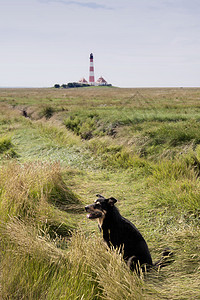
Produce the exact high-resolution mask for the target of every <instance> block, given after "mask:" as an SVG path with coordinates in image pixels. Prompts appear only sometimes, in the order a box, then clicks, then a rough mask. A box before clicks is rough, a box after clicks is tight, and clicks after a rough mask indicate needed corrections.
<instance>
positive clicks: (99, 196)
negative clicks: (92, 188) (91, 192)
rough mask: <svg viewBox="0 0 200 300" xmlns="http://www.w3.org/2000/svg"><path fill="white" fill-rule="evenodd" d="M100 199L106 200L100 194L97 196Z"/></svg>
mask: <svg viewBox="0 0 200 300" xmlns="http://www.w3.org/2000/svg"><path fill="white" fill-rule="evenodd" d="M96 196H97V197H98V198H102V199H105V198H104V197H103V196H101V195H100V194H97V195H96Z"/></svg>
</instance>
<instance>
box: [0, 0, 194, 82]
mask: <svg viewBox="0 0 200 300" xmlns="http://www.w3.org/2000/svg"><path fill="white" fill-rule="evenodd" d="M0 37H1V43H0V87H51V86H53V85H54V84H55V83H59V84H64V83H68V82H74V81H75V82H76V81H78V80H79V79H81V78H82V77H85V78H86V80H88V77H89V55H90V53H93V55H94V69H95V79H96V80H97V79H98V78H99V77H100V76H103V77H104V78H105V79H106V80H107V82H108V83H111V84H112V85H114V86H119V87H199V86H200V0H76V1H67V0H0Z"/></svg>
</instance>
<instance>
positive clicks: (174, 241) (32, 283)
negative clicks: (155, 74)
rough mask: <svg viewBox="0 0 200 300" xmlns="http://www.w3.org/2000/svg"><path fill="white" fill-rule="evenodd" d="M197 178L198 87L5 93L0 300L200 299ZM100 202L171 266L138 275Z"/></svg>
mask: <svg viewBox="0 0 200 300" xmlns="http://www.w3.org/2000/svg"><path fill="white" fill-rule="evenodd" d="M23 110H26V112H27V115H28V118H25V117H24V116H23ZM199 176H200V88H190V89H189V88H177V89H176V88H173V89H172V88H168V89H167V88H165V89H156V88H155V89H120V88H114V87H101V88H99V87H98V88H95V87H91V88H90V87H89V88H76V89H0V298H1V299H36V300H37V299H66V300H68V299H71V300H75V299H87V300H89V299H110V300H111V299H112V300H120V299H127V300H128V299H136V300H139V299H169V300H171V299H185V300H188V299H200V290H199V282H200V255H199V253H200V243H199V241H200V230H199V219H200V180H199ZM97 193H100V194H102V195H104V196H105V197H110V196H113V197H115V198H117V199H118V203H117V206H118V208H119V210H120V212H121V214H122V215H123V216H124V217H126V218H128V219H129V220H131V221H132V222H133V223H134V224H135V225H136V226H137V227H138V229H139V230H140V231H141V233H142V234H143V236H144V237H145V239H146V241H147V243H148V245H149V248H150V251H151V254H152V257H153V261H156V260H158V259H159V258H160V256H161V253H162V251H163V250H164V249H165V248H166V247H170V248H171V249H172V250H173V252H174V258H175V260H174V262H173V263H172V264H171V265H170V266H167V267H165V268H163V269H162V270H160V271H159V272H151V273H149V274H147V275H145V274H141V276H137V275H136V274H134V273H131V272H130V271H129V269H128V268H127V266H126V265H125V263H124V262H123V260H122V258H121V256H120V254H119V253H118V252H117V250H116V251H115V250H112V251H111V250H109V251H108V249H106V247H105V245H104V243H103V242H102V237H101V235H100V233H99V232H98V228H97V224H96V222H92V221H90V220H87V218H86V215H85V212H84V206H85V205H86V204H89V203H91V202H93V201H94V200H95V195H96V194H97Z"/></svg>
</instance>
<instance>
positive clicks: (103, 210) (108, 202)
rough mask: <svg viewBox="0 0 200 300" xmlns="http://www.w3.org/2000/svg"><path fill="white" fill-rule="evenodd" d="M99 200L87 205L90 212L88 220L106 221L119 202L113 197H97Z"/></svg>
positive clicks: (86, 208)
mask: <svg viewBox="0 0 200 300" xmlns="http://www.w3.org/2000/svg"><path fill="white" fill-rule="evenodd" d="M96 196H97V197H98V198H97V200H96V201H94V203H93V204H90V205H87V206H86V207H85V210H86V211H87V212H88V215H87V218H88V219H104V218H105V216H106V214H107V213H108V212H109V211H110V210H111V209H112V208H113V206H114V204H115V203H116V202H117V200H116V199H115V198H113V197H111V198H108V199H106V198H104V197H103V196H101V195H99V194H98V195H96Z"/></svg>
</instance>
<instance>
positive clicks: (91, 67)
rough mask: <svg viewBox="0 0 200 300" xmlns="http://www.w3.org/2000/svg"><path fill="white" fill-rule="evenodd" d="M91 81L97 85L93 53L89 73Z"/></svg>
mask: <svg viewBox="0 0 200 300" xmlns="http://www.w3.org/2000/svg"><path fill="white" fill-rule="evenodd" d="M89 83H90V84H91V85H95V81H94V63H93V54H92V53H91V54H90V73H89Z"/></svg>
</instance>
